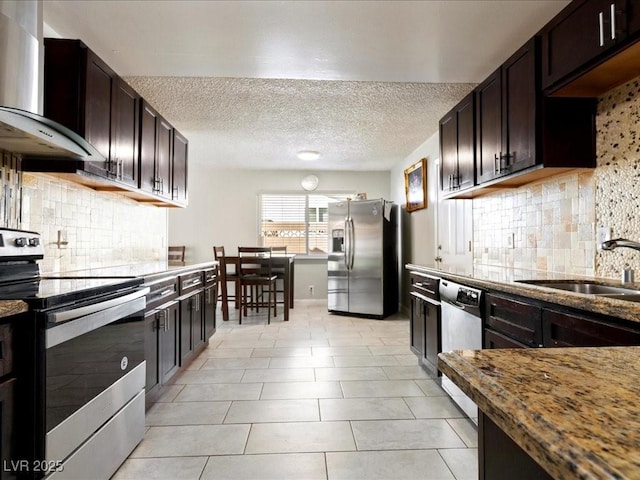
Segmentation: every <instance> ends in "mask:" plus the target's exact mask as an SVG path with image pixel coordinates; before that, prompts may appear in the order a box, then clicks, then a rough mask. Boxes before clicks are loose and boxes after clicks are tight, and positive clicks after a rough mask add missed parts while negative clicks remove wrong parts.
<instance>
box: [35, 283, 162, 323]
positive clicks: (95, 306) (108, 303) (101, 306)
mask: <svg viewBox="0 0 640 480" xmlns="http://www.w3.org/2000/svg"><path fill="white" fill-rule="evenodd" d="M149 291H150V289H149V287H145V288H142V289H140V290H136V291H135V292H133V293H128V294H127V295H122V296H120V297H116V298H111V299H109V300H105V301H104V302H98V303H92V304H91V305H85V306H84V307H78V308H72V309H69V310H61V311H59V312H53V313H50V314H48V315H47V321H48V322H51V323H60V322H66V321H67V320H73V319H74V318H80V317H85V316H87V315H91V314H92V313H95V312H99V311H100V310H105V309H107V308H111V307H115V306H117V305H120V304H122V303H126V302H128V301H129V300H134V299H136V298H140V297H144V296H145V295H146V294H147V293H149Z"/></svg>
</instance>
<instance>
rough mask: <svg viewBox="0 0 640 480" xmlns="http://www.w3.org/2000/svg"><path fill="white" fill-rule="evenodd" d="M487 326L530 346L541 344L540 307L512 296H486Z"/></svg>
mask: <svg viewBox="0 0 640 480" xmlns="http://www.w3.org/2000/svg"><path fill="white" fill-rule="evenodd" d="M485 305H486V307H485V308H486V315H485V323H486V325H487V326H488V327H491V328H492V329H493V330H496V331H498V332H500V333H503V334H505V335H507V336H508V337H511V338H513V339H515V340H519V341H521V342H524V343H526V344H527V345H531V346H540V345H542V309H541V308H540V307H537V306H534V305H530V304H527V303H524V302H521V301H518V300H515V299H513V298H506V297H501V296H498V295H494V294H488V295H487V296H486V303H485Z"/></svg>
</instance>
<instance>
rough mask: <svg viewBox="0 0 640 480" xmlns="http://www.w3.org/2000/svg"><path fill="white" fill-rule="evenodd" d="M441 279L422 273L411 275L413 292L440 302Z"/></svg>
mask: <svg viewBox="0 0 640 480" xmlns="http://www.w3.org/2000/svg"><path fill="white" fill-rule="evenodd" d="M439 285H440V279H439V278H436V277H430V276H429V275H424V274H421V273H415V272H412V273H411V290H412V291H413V292H416V293H420V294H422V295H424V296H425V297H427V298H431V299H432V300H440V293H439V291H438V288H439Z"/></svg>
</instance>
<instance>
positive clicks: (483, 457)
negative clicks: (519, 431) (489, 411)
mask: <svg viewBox="0 0 640 480" xmlns="http://www.w3.org/2000/svg"><path fill="white" fill-rule="evenodd" d="M478 466H479V472H478V473H479V475H478V477H479V478H480V480H498V479H505V480H507V479H516V478H517V479H518V480H551V479H552V477H551V476H550V475H549V474H548V473H547V472H546V471H545V470H544V469H543V468H542V467H541V466H540V465H538V463H537V462H536V461H535V460H533V459H532V458H531V457H530V456H529V455H528V454H527V453H526V452H525V451H524V450H522V448H520V446H519V445H518V444H516V442H514V441H513V440H511V438H510V437H509V436H508V435H507V434H506V433H504V432H503V431H502V430H501V429H500V427H498V426H497V425H496V424H495V423H494V422H493V421H492V420H491V419H490V418H489V417H488V416H487V415H485V414H484V413H483V412H482V411H480V412H478Z"/></svg>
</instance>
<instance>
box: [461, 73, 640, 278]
mask: <svg viewBox="0 0 640 480" xmlns="http://www.w3.org/2000/svg"><path fill="white" fill-rule="evenodd" d="M596 128H597V168H596V169H594V170H593V171H589V172H571V173H567V174H563V175H557V176H554V177H550V178H548V179H545V180H543V181H540V182H536V183H533V184H529V185H526V186H524V187H520V188H518V189H515V190H507V191H505V192H499V193H495V194H492V195H487V196H484V197H480V198H477V199H474V200H473V218H474V225H473V226H474V229H473V235H474V241H473V244H474V262H475V263H478V264H485V265H507V266H513V267H520V268H527V269H538V270H547V271H550V272H559V273H568V274H576V275H595V276H599V277H609V278H616V279H618V278H620V277H621V272H622V270H623V269H624V267H625V266H629V267H630V268H633V269H634V270H635V271H636V272H637V273H636V275H638V274H640V252H637V251H634V250H629V249H625V248H620V249H617V250H615V251H609V252H607V251H598V250H597V248H596V229H597V227H603V226H604V227H609V228H611V230H612V238H617V237H624V238H629V239H632V240H637V241H640V216H639V212H640V182H639V181H638V180H639V179H640V143H639V142H640V139H639V138H638V137H639V136H640V78H636V79H635V80H633V81H631V82H629V83H627V84H625V85H623V86H621V87H618V88H616V89H614V90H611V91H610V92H608V93H607V94H605V95H603V96H602V97H601V98H599V99H598V115H597V119H596ZM511 234H513V238H514V241H513V248H511V246H510V245H509V237H510V235H511Z"/></svg>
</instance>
